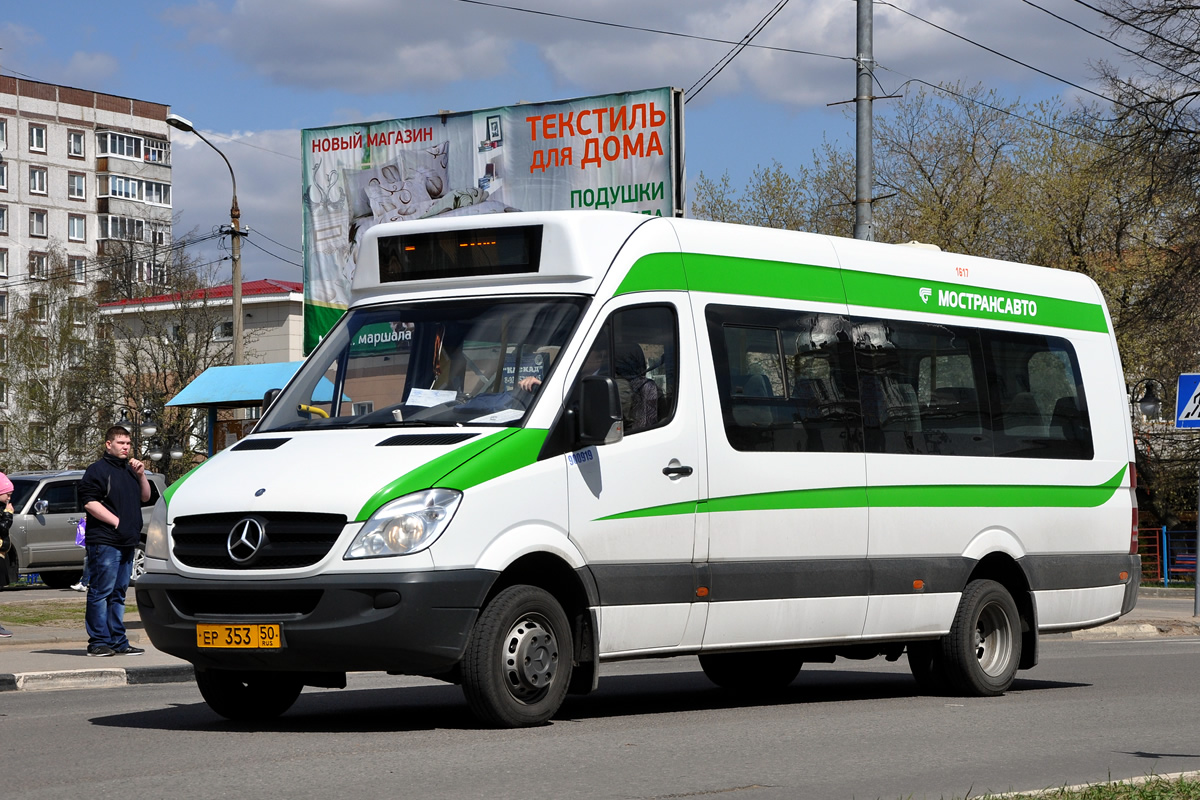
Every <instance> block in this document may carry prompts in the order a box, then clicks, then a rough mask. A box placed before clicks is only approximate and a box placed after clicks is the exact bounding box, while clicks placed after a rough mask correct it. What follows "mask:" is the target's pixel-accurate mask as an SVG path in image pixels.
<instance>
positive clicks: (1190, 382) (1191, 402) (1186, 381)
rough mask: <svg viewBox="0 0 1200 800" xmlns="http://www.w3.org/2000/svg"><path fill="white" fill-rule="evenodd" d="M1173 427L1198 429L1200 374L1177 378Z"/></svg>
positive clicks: (1199, 420)
mask: <svg viewBox="0 0 1200 800" xmlns="http://www.w3.org/2000/svg"><path fill="white" fill-rule="evenodd" d="M1175 427H1176V428H1200V374H1198V373H1194V372H1193V373H1185V374H1183V375H1180V376H1179V385H1178V391H1177V392H1176V393H1175Z"/></svg>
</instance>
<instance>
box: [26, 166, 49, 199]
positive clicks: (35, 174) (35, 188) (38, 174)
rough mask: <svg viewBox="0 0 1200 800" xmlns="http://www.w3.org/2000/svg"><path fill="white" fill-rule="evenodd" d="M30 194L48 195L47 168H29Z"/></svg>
mask: <svg viewBox="0 0 1200 800" xmlns="http://www.w3.org/2000/svg"><path fill="white" fill-rule="evenodd" d="M29 193H30V194H45V193H46V168H45V167H30V168H29Z"/></svg>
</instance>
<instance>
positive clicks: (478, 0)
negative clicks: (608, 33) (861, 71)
mask: <svg viewBox="0 0 1200 800" xmlns="http://www.w3.org/2000/svg"><path fill="white" fill-rule="evenodd" d="M457 2H459V3H468V4H470V5H474V6H486V7H488V8H498V9H502V10H504V11H517V12H520V13H523V14H534V15H537V16H541V17H553V18H555V19H565V20H569V21H571V22H583V23H586V24H588V25H602V26H604V27H608V28H620V29H622V30H627V31H640V32H642V33H657V34H659V35H660V36H676V37H678V38H681V39H694V40H696V41H699V42H713V43H715V44H731V45H737V44H739V42H735V41H731V40H729V39H716V38H714V37H712V36H698V35H696V34H692V33H680V32H679V31H664V30H659V29H658V28H643V27H641V26H638V25H625V24H622V23H620V22H607V21H605V20H599V19H587V18H586V17H573V16H571V15H569V14H556V13H554V12H552V11H539V10H537V9H533V8H520V7H518V6H508V5H504V4H502V3H488V2H484V0H457ZM746 47H754V48H756V49H759V50H773V51H775V52H778V53H792V54H794V55H801V56H816V57H817V58H834V59H837V60H838V61H853V60H854V59H853V58H852V57H850V56H835V55H831V54H829V53H817V52H814V51H812V50H798V49H795V48H792V47H776V46H774V45H767V44H747V45H746Z"/></svg>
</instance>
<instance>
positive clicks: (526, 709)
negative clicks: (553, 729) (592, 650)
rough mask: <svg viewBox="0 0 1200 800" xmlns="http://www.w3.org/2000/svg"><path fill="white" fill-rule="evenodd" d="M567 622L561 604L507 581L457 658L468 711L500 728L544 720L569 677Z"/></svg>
mask: <svg viewBox="0 0 1200 800" xmlns="http://www.w3.org/2000/svg"><path fill="white" fill-rule="evenodd" d="M573 652H574V651H573V649H572V643H571V626H570V623H569V622H568V621H567V615H566V614H565V613H564V612H563V610H562V606H560V605H559V603H558V601H557V600H555V599H554V597H553V596H552V595H551V594H550V593H549V592H546V591H545V590H543V589H539V588H538V587H536V586H510V587H508V588H507V589H505V590H504V591H502V592H500V594H498V595H496V596H495V597H494V598H493V599H492V601H491V602H490V603H488V605H487V607H486V608H484V609H483V612H482V613H481V614H480V615H479V620H478V621H477V622H476V623H475V629H474V631H472V632H471V641H470V642H469V643H468V644H467V650H466V652H465V653H464V654H463V660H462V686H463V694H465V695H466V697H467V702H468V703H469V704H470V706H471V711H473V712H474V713H475V715H476V716H477V717H479V718H480V719H481V720H483V721H484V722H487V723H489V724H491V725H496V726H498V727H503V728H525V727H529V726H531V725H540V724H542V723H544V722H546V721H548V720H549V719H550V718H551V717H552V716H554V713H555V712H556V711H558V708H559V706H560V705H562V701H563V698H564V697H566V694H567V686H568V684H570V682H571V666H572V653H573Z"/></svg>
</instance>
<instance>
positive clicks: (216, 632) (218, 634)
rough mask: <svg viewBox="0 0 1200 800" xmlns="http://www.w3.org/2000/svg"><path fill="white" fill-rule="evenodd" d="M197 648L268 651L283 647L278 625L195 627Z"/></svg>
mask: <svg viewBox="0 0 1200 800" xmlns="http://www.w3.org/2000/svg"><path fill="white" fill-rule="evenodd" d="M196 646H197V647H232V648H238V649H247V650H264V649H265V650H270V649H276V648H280V647H283V639H282V637H281V636H280V630H279V626H278V625H259V624H254V625H197V626H196Z"/></svg>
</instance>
